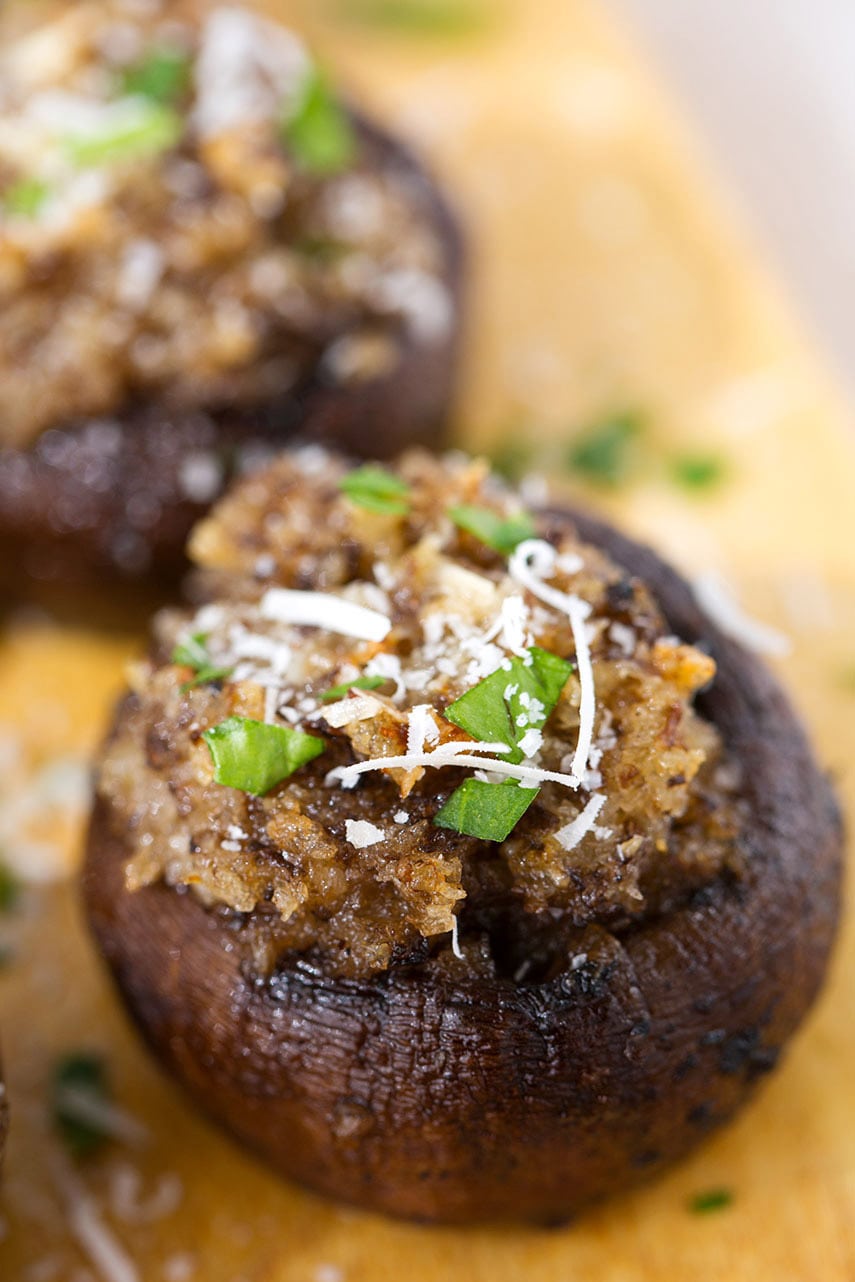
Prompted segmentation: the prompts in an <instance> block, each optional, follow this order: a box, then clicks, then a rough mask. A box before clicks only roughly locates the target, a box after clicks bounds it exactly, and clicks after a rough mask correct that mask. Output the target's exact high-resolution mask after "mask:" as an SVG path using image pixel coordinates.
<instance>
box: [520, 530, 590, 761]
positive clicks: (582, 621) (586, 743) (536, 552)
mask: <svg viewBox="0 0 855 1282" xmlns="http://www.w3.org/2000/svg"><path fill="white" fill-rule="evenodd" d="M558 562H559V557H558V554H557V552H556V551H555V548H554V547H553V546H552V544H551V543H546V542H545V541H544V540H543V539H527V540H526V541H525V543H521V544H520V545H519V547H518V548H517V549H516V551H515V552H514V554H513V556H512V557H511V559H510V562H509V570H510V574H511V578H513V579H515V580H516V582H517V583H520V584H521V585H522V586H523V587H525V588H528V590H529V592H531V593H532V595H533V596H536V597H537V598H538V599H539V600H540V601H543V603H544V605H550V606H552V608H553V609H555V610H560V611H561V613H562V614H566V615H567V617H568V618H569V620H570V627H571V628H572V630H573V640H574V642H575V645H576V667H577V669H578V672H579V682H580V686H581V691H582V696H581V702H580V705H579V739H578V741H577V744H576V752H575V754H574V756H573V775H574V777H575V779H576V780H577V786H578V782H579V781H581V780H582V778H583V777H584V774H585V770H586V768H587V765H588V757H589V755H590V752H591V745H592V743H593V740H594V721H595V719H596V712H597V698H596V689H595V686H594V668H593V664H592V663H591V648H590V644H589V637H588V627H587V619H588V617H589V615H590V613H591V607H590V605H589V604H588V602H587V601H583V600H582V599H581V597H577V596H571V595H569V594H568V593H566V592H559V590H558V589H557V588H553V587H550V586H549V584H547V583H544V581H543V580H544V579H545V577H546V576H547V575H549V574H552V573H554V571H555V568H556V565H557V564H558ZM561 562H562V568H564V569H565V570H566V571H567V572H568V573H572V572H575V571H576V570H578V569H580V568H581V564H582V563H581V562H580V561H579V559H578V557H573V558H572V561H571V560H570V558H567V557H564V558H561ZM570 564H572V566H573V570H572V571H571V570H569V568H568V565H570Z"/></svg>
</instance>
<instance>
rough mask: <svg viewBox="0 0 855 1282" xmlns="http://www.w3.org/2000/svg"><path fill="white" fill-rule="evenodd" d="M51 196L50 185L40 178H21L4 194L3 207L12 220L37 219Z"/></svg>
mask: <svg viewBox="0 0 855 1282" xmlns="http://www.w3.org/2000/svg"><path fill="white" fill-rule="evenodd" d="M50 194H51V188H50V186H49V184H48V183H46V182H42V181H41V179H39V178H19V179H18V181H17V182H15V183H12V185H11V187H7V188H6V190H5V191H4V193H3V197H2V202H0V203H2V206H3V211H4V213H6V214H8V215H9V217H10V218H37V217H38V215H39V213H40V212H41V209H42V206H43V205H44V203H45V201H46V200H47V199H48V197H49V196H50Z"/></svg>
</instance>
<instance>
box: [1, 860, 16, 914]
mask: <svg viewBox="0 0 855 1282" xmlns="http://www.w3.org/2000/svg"><path fill="white" fill-rule="evenodd" d="M20 897H21V883H20V882H19V881H18V878H17V877H16V876H15V874H14V873H13V872H12V870H11V868H8V867H7V866H6V864H3V863H0V913H11V912H13V911H14V909H15V908H16V907H17V904H18V900H19V899H20Z"/></svg>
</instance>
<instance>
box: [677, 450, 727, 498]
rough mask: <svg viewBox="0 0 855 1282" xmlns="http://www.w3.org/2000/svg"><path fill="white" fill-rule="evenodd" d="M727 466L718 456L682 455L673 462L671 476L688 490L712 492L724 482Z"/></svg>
mask: <svg viewBox="0 0 855 1282" xmlns="http://www.w3.org/2000/svg"><path fill="white" fill-rule="evenodd" d="M726 473H727V465H726V463H725V461H724V459H723V458H721V456H720V455H717V454H680V455H678V456H677V457H676V458H674V459H672V461H671V476H672V478H673V480H674V481H675V483H676V484H677V485H681V486H682V487H683V489H686V490H695V491H698V490H710V489H714V488H715V487H716V486H717V485H719V484H720V483H721V481H723V480H724V478H725V475H726Z"/></svg>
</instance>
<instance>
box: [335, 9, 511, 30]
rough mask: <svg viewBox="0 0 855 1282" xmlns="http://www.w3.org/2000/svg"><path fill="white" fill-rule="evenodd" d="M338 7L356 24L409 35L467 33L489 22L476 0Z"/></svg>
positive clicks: (342, 15) (347, 19)
mask: <svg viewBox="0 0 855 1282" xmlns="http://www.w3.org/2000/svg"><path fill="white" fill-rule="evenodd" d="M336 9H337V11H338V13H339V15H340V16H341V17H342V18H343V19H344V20H345V21H346V22H350V23H353V24H354V25H359V26H364V27H374V28H377V29H378V30H381V31H393V32H402V33H404V34H406V35H428V36H460V35H468V34H469V33H470V32H472V31H477V30H480V29H481V28H482V27H483V26H485V25H486V22H487V9H486V6H485V5H483V4H481V3H476V0H338V2H337V4H336Z"/></svg>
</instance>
